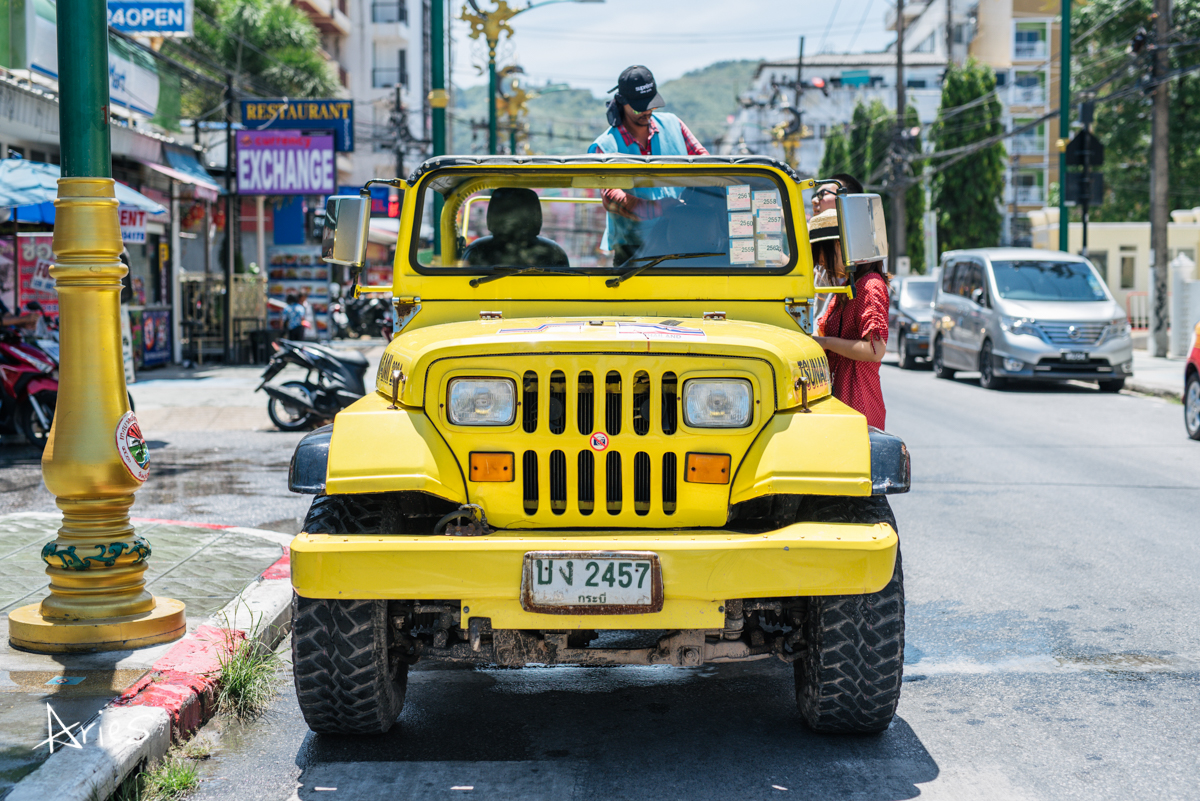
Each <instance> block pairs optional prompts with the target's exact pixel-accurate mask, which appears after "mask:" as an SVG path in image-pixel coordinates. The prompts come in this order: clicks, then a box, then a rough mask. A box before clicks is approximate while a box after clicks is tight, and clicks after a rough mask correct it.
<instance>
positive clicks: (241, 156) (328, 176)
mask: <svg viewBox="0 0 1200 801" xmlns="http://www.w3.org/2000/svg"><path fill="white" fill-rule="evenodd" d="M336 178H337V166H336V164H335V163H334V155H333V135H332V134H318V135H310V134H304V133H301V132H300V131H241V132H240V133H238V135H237V182H238V194H239V195H332V194H333V193H334V188H335V180H336Z"/></svg>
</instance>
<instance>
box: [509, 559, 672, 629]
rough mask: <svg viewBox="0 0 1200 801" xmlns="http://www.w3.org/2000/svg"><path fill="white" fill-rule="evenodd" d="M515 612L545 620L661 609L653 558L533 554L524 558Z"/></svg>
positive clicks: (658, 577) (659, 577) (659, 575)
mask: <svg viewBox="0 0 1200 801" xmlns="http://www.w3.org/2000/svg"><path fill="white" fill-rule="evenodd" d="M521 607H522V608H523V609H525V611H527V612H541V613H543V614H550V615H628V614H642V613H646V612H659V611H662V607H663V584H662V568H661V567H660V566H659V562H658V554H654V553H647V552H644V551H534V552H531V553H527V554H525V565H524V569H523V570H522V572H521Z"/></svg>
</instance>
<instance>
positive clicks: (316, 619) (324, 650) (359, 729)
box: [292, 595, 408, 734]
mask: <svg viewBox="0 0 1200 801" xmlns="http://www.w3.org/2000/svg"><path fill="white" fill-rule="evenodd" d="M390 630H391V627H390V626H389V625H388V619H387V601H378V600H368V601H342V600H322V599H317V598H301V597H300V596H299V595H293V596H292V667H293V672H294V674H295V679H296V697H297V699H298V700H299V702H300V711H301V712H302V713H303V714H304V722H305V723H307V724H308V727H309V728H310V729H312V730H313V731H315V732H317V733H318V734H382V733H384V732H386V731H387V730H388V729H390V728H391V727H392V724H393V723H395V722H396V718H398V717H399V716H400V710H401V709H403V708H404V690H405V687H406V685H407V683H408V664H407V663H405V662H403V661H401V660H400V658H399V656H398V655H393V654H391V653H389V645H390V635H389V632H390Z"/></svg>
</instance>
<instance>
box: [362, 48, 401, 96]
mask: <svg viewBox="0 0 1200 801" xmlns="http://www.w3.org/2000/svg"><path fill="white" fill-rule="evenodd" d="M388 61H391V65H388V63H387V62H388ZM371 85H372V86H373V87H375V88H376V89H380V88H384V87H388V86H397V85H398V86H408V51H407V50H393V51H392V53H391V55H390V56H388V55H387V53H386V51H380V50H378V49H376V51H375V68H374V69H373V70H371Z"/></svg>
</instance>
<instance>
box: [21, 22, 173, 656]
mask: <svg viewBox="0 0 1200 801" xmlns="http://www.w3.org/2000/svg"><path fill="white" fill-rule="evenodd" d="M58 52H59V53H62V54H67V53H69V54H70V57H69V58H63V59H62V60H61V61H60V63H59V128H60V130H61V146H62V176H63V177H62V178H61V179H59V182H58V200H57V201H55V204H54V205H55V211H56V222H55V226H54V262H55V263H54V267H52V268H51V270H50V274H51V275H52V276H53V277H54V279H55V281H56V282H57V288H58V304H59V315H60V329H59V337H60V342H61V345H60V347H61V357H62V358H61V362H60V367H59V392H58V403H57V409H56V411H55V415H54V424H53V426H52V427H51V430H50V439H49V441H48V442H47V443H46V451H45V454H44V455H43V456H42V476H43V478H44V480H45V482H46V487H47V488H48V489H49V490H50V491H51V492H53V493H54V494H55V495H56V496H57V502H58V508H59V509H61V510H62V513H63V524H62V528H60V529H59V530H58V538H57V539H55V540H54V541H53V542H49V543H47V544H46V545H45V547H43V548H42V559H43V560H44V561H45V562H46V564H47V565H48V567H47V568H46V574H47V575H48V576H49V577H50V595H49V596H48V597H46V598H45V599H44V600H43V601H42V602H41V603H40V604H31V605H29V606H23V607H21V608H19V609H16V610H14V611H13V612H11V613H9V642H10V643H11V644H12V645H13V646H15V647H17V648H22V649H25V650H29V651H38V652H42V653H68V652H80V651H112V650H125V649H130V648H141V647H144V646H147V645H152V644H154V643H159V642H167V641H170V640H173V639H176V638H178V637H180V636H182V635H183V633H184V630H185V626H186V623H185V620H184V607H183V604H182V603H180V602H179V601H175V600H172V599H169V598H158V599H155V597H154V596H153V595H151V594H150V593H149V592H147V591H146V586H145V585H146V582H145V580H144V578H143V577H144V574H145V572H146V559H147V558H148V557H149V556H150V545H149V543H147V542H146V540H144V539H142V538H141V537H138V536H137V535H136V534H135V533H134V530H133V526H132V525H131V524H130V521H129V509H130V507H131V506H132V505H133V493H134V492H135V491H136V490H137V489H138V488H139V487H141V485H142V482H144V481H145V480H146V477H147V475H148V470H147V468H148V466H149V458H148V453H147V449H146V442H145V440H144V438H143V437H142V433H141V429H140V428H139V427H138V423H137V419H136V418H135V417H134V416H133V413H132V412H131V411H130V410H129V402H128V400H127V395H126V389H125V369H124V364H123V357H122V350H121V329H120V322H119V319H120V318H119V314H120V306H119V297H120V292H121V278H122V277H123V276H124V275H125V273H126V272H127V270H126V268H125V266H124V265H123V264H122V263H121V262H120V259H119V256H120V254H121V247H122V246H121V229H120V221H119V218H118V216H117V199H116V194H115V192H114V190H113V180H112V178H111V175H112V154H111V150H110V140H109V127H108V104H109V94H108V77H109V76H108V21H107V11H106V6H105V3H104V0H59V3H58Z"/></svg>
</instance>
